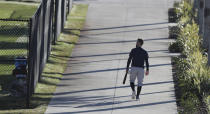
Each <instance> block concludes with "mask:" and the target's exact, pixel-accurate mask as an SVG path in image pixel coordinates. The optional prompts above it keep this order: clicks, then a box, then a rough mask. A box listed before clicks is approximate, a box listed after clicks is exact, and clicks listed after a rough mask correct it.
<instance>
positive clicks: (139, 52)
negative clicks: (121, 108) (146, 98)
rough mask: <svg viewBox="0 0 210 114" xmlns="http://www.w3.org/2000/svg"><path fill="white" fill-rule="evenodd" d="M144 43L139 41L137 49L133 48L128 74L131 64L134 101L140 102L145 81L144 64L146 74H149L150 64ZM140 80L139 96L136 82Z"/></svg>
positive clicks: (129, 59)
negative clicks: (143, 46)
mask: <svg viewBox="0 0 210 114" xmlns="http://www.w3.org/2000/svg"><path fill="white" fill-rule="evenodd" d="M143 43H144V41H143V40H142V39H138V40H137V42H136V48H133V49H132V50H131V52H130V54H129V58H128V62H127V68H126V73H128V70H129V66H130V63H131V61H132V64H131V72H130V86H131V89H132V99H135V97H136V100H139V95H140V92H141V88H142V85H143V84H142V82H143V79H144V62H145V63H146V72H145V74H146V75H148V74H149V62H148V58H149V56H148V53H147V51H145V50H144V49H143V48H142V45H143ZM136 78H137V80H138V86H137V95H136V92H135V84H134V82H135V80H136Z"/></svg>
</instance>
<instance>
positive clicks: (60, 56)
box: [0, 5, 88, 114]
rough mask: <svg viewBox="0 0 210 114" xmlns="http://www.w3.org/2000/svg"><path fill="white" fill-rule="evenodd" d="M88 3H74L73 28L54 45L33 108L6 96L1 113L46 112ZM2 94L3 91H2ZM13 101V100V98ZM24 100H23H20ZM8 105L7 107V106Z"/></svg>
mask: <svg viewBox="0 0 210 114" xmlns="http://www.w3.org/2000/svg"><path fill="white" fill-rule="evenodd" d="M87 9H88V6H87V5H74V6H73V9H72V11H71V15H70V16H69V17H68V21H67V24H66V28H68V29H73V30H65V32H64V33H62V34H61V36H60V38H59V39H58V41H57V42H56V45H54V46H53V47H52V49H53V51H52V53H51V56H50V58H49V61H48V63H47V64H46V67H45V69H44V73H43V74H42V79H41V82H40V83H38V85H37V87H36V90H35V94H34V95H33V96H32V97H31V105H30V106H31V109H23V107H21V106H20V105H22V106H24V102H25V101H24V99H16V100H17V101H16V102H14V98H13V99H12V98H11V97H6V95H5V96H4V100H2V99H1V101H0V102H1V103H0V107H1V105H3V104H4V108H3V110H0V113H36V114H42V113H44V112H45V110H46V108H47V105H48V103H49V101H50V99H51V97H52V95H53V92H54V91H55V89H56V84H58V83H59V81H60V78H61V77H62V74H63V72H64V70H65V69H66V66H67V60H68V59H69V57H70V55H71V52H72V49H73V48H74V44H75V43H76V42H77V40H78V35H79V34H80V29H81V28H82V27H83V24H84V22H85V18H86V13H87ZM0 95H1V93H0ZM11 99H12V100H13V102H11V101H12V100H11ZM21 100H22V102H20V101H21ZM12 104H13V106H14V107H13V109H12V110H10V108H9V107H10V106H11V105H12ZM5 106H6V107H5Z"/></svg>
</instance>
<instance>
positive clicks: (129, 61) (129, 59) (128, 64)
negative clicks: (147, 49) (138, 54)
mask: <svg viewBox="0 0 210 114" xmlns="http://www.w3.org/2000/svg"><path fill="white" fill-rule="evenodd" d="M131 59H132V57H131V56H129V58H128V61H127V68H126V72H128V70H129V66H130V63H131Z"/></svg>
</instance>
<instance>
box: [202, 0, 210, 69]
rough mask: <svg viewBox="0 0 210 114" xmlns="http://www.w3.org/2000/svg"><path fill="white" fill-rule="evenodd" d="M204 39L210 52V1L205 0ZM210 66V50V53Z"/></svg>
mask: <svg viewBox="0 0 210 114" xmlns="http://www.w3.org/2000/svg"><path fill="white" fill-rule="evenodd" d="M204 25H205V26H204V37H203V46H204V48H206V49H208V50H209V45H210V42H209V41H210V40H209V37H210V0H205V8H204ZM208 55H209V56H208V65H210V50H209V51H208Z"/></svg>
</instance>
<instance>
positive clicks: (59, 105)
mask: <svg viewBox="0 0 210 114" xmlns="http://www.w3.org/2000/svg"><path fill="white" fill-rule="evenodd" d="M79 3H88V4H89V10H88V15H87V20H86V24H85V27H84V30H83V32H82V35H81V37H80V40H79V42H78V44H77V45H76V47H75V49H74V50H73V53H72V57H71V58H70V60H69V63H68V67H67V69H66V72H65V73H64V76H63V79H62V80H61V82H60V84H59V85H58V87H57V90H56V92H55V95H54V97H53V99H52V101H51V102H50V104H49V106H48V109H47V111H46V113H49V114H80V113H82V114H129V113H130V114H176V113H177V106H176V99H175V96H174V84H173V79H172V67H171V59H170V55H169V52H168V43H169V39H167V38H168V16H167V10H168V8H169V7H172V4H173V0H90V1H85V0H84V1H80V0H79ZM138 37H140V38H143V39H144V40H145V44H144V46H143V48H145V49H146V50H148V52H149V56H150V59H149V61H150V65H151V67H150V75H149V76H146V77H145V79H144V86H143V90H142V92H141V95H140V102H138V101H135V100H132V99H131V90H130V87H129V79H128V80H127V82H126V85H123V84H122V81H123V77H124V73H125V66H126V63H127V58H128V54H129V52H130V50H131V49H132V48H134V47H135V43H136V39H137V38H138Z"/></svg>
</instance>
